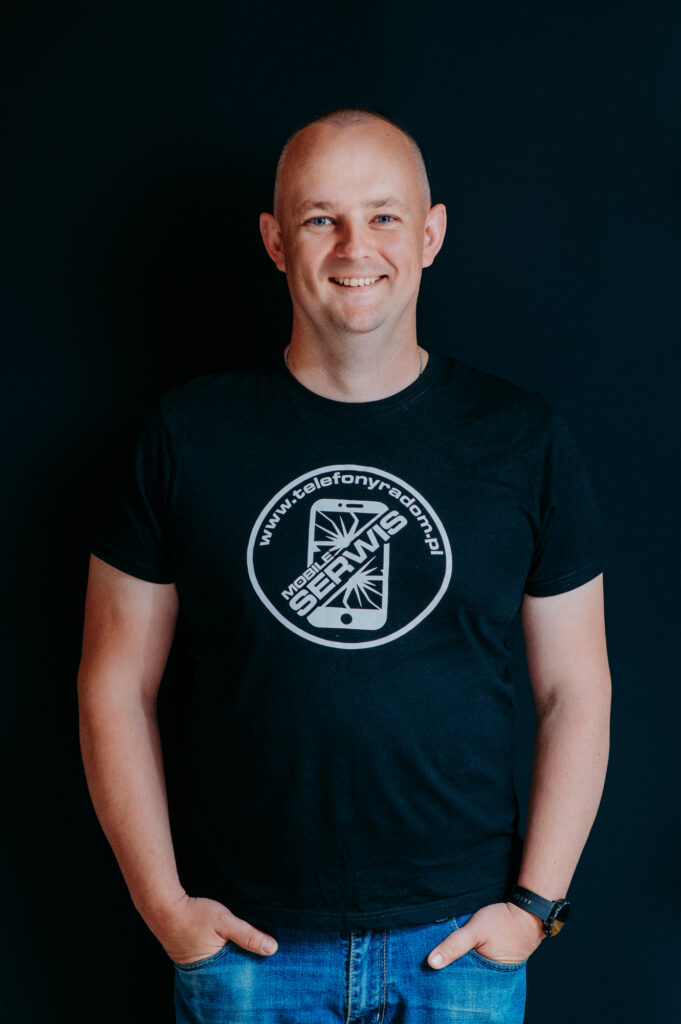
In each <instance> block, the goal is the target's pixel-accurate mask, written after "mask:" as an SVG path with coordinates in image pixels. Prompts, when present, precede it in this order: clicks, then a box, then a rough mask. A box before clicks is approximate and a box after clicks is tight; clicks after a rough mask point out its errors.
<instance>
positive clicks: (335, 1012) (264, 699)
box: [79, 110, 610, 1024]
mask: <svg viewBox="0 0 681 1024" xmlns="http://www.w3.org/2000/svg"><path fill="white" fill-rule="evenodd" d="M445 228H446V211H445V208H444V206H443V205H442V204H436V205H434V206H431V199H430V191H429V186H428V179H427V176H426V172H425V168H424V165H423V160H422V157H421V154H420V152H419V150H418V147H417V145H416V143H415V142H414V140H413V139H412V138H411V137H410V136H408V135H407V134H406V133H405V132H404V131H403V130H402V129H401V128H400V127H399V126H397V125H396V124H394V123H393V122H392V121H389V120H388V119H387V118H384V117H382V116H380V115H376V114H373V113H371V112H367V111H361V110H343V111H335V112H331V113H329V114H325V115H322V116H321V117H320V118H318V119H316V120H315V121H314V122H310V123H308V125H306V126H305V127H304V128H303V129H301V130H299V131H298V132H297V133H296V134H295V135H294V136H293V137H292V138H291V139H290V140H289V141H288V143H287V145H286V146H285V147H284V151H283V152H282V156H281V158H280V161H279V166H278V169H277V178H276V185H275V197H274V214H269V213H263V214H262V215H261V218H260V229H261V233H262V237H263V240H264V243H265V246H266V249H267V252H268V253H269V255H270V256H271V258H272V260H273V261H274V263H275V265H276V267H277V268H278V269H279V270H280V271H282V272H283V273H285V274H286V278H287V283H288V287H289V291H290V294H291V300H292V304H293V327H292V332H291V338H290V343H289V345H288V346H287V347H286V349H285V351H284V359H282V363H281V365H280V366H279V367H277V368H276V370H272V371H267V370H263V371H262V372H256V371H248V372H247V371H239V372H227V373H221V374H220V373H218V374H206V375H204V376H202V377H198V378H195V379H194V380H192V381H190V382H188V383H187V384H185V385H182V386H180V387H177V388H174V389H172V390H171V391H169V392H166V394H165V395H163V396H162V397H161V399H160V400H159V401H158V402H156V403H155V404H154V406H153V407H152V408H151V409H150V410H149V412H148V414H147V417H146V420H145V424H144V427H143V429H142V431H141V432H140V436H139V439H138V442H137V445H136V448H135V451H134V453H133V455H132V457H131V459H130V462H129V469H128V476H127V477H126V479H125V480H124V481H122V482H121V483H120V484H119V485H118V490H117V492H116V495H115V497H114V500H112V502H111V503H110V504H109V505H107V506H106V507H105V508H103V510H102V513H101V516H100V519H99V521H98V523H97V528H96V530H95V531H94V537H93V543H92V549H91V550H92V557H91V565H90V576H89V583H88V593H87V601H86V614H85V629H84V641H83V654H82V661H81V666H80V671H79V696H80V708H81V737H82V749H83V757H84V763H85V768H86V774H87V779H88V783H89V786H90V791H91V794H92V798H93V802H94V805H95V808H96V811H97V814H98V816H99V819H100V821H101V824H102V826H103V828H104V830H105V832H106V835H107V837H108V839H109V841H110V843H111V845H112V847H113V850H114V852H115V854H116V857H117V859H118V862H119V864H120V867H121V870H122V872H123V875H124V878H125V881H126V883H127V885H128V888H129V890H130V894H131V897H132V899H133V901H134V904H135V906H136V907H137V909H138V910H139V912H140V913H141V914H142V916H143V918H144V920H145V921H146V923H147V924H148V926H149V927H150V929H151V930H152V932H153V933H154V934H155V935H156V937H157V938H158V939H159V941H160V942H161V944H162V945H163V947H164V949H165V951H166V952H167V953H168V955H169V957H170V958H171V960H172V961H173V962H174V964H175V983H176V989H175V992H176V1012H177V1019H178V1021H189V1020H191V1021H218V1020H220V1021H230V1022H234V1021H241V1020H243V1021H246V1020H258V1021H259V1022H265V1024H267V1022H270V1021H272V1022H273V1021H284V1020H286V1021H298V1020H300V1021H307V1020H309V1021H314V1022H315V1024H326V1022H329V1021H331V1020H341V1019H342V1020H347V1021H350V1020H352V1021H364V1020H366V1021H369V1020H370V1019H371V1020H391V1019H398V1016H399V1019H400V1020H404V1021H414V1022H426V1024H427V1022H430V1021H433V1022H434V1021H438V1022H440V1021H442V1020H445V1019H455V1017H456V1013H457V1012H461V1013H464V1012H471V1011H475V1012H476V1020H480V1021H483V1020H484V1021H489V1022H492V1021H495V1022H496V1021H503V1022H504V1024H509V1022H513V1021H520V1020H522V1018H523V1012H524V1000H525V964H526V962H527V959H528V958H529V956H530V955H531V954H532V952H533V951H534V950H535V949H536V948H537V946H538V945H539V944H540V943H541V942H542V940H543V939H544V937H545V936H546V935H547V934H555V933H556V932H557V931H558V930H559V928H560V927H561V924H562V922H563V921H564V920H565V918H566V916H567V905H566V904H564V902H563V901H564V900H565V896H566V893H567V890H568V887H569V884H570V880H571V878H572V875H573V873H574V870H575V867H576V864H577V861H578V858H579V856H580V853H581V851H582V848H583V846H584V843H585V841H586V838H587V835H588V833H589V830H590V828H591V825H592V823H593V820H594V817H595V814H596V810H597V807H598V804H599V801H600V796H601V792H602V787H603V782H604V775H605V768H606V761H607V752H608V722H609V703H610V676H609V669H608V660H607V654H606V643H605V629H604V614H603V582H602V581H603V577H602V570H603V565H604V562H605V557H606V541H605V534H604V531H603V528H602V523H601V520H600V516H599V513H598V509H597V507H596V503H595V500H594V497H593V493H592V491H591V488H590V484H589V481H588V478H587V474H586V470H585V468H584V464H583V462H582V460H581V457H580V455H579V452H578V451H577V449H576V447H575V445H574V442H573V441H572V438H571V436H570V434H569V433H568V431H567V428H566V426H565V424H564V422H563V420H562V419H561V418H560V417H559V416H557V415H556V414H555V413H554V412H553V411H552V409H551V407H550V405H549V403H548V402H547V400H546V399H545V398H544V397H543V396H541V395H540V394H538V393H536V392H533V391H528V390H525V389H523V388H520V387H518V386H516V385H513V384H512V383H510V382H509V381H505V380H503V379H502V378H499V377H496V376H493V375H491V374H487V373H484V372H482V371H480V370H477V369H475V368H473V367H471V366H468V365H467V364H465V363H463V362H462V361H460V360H458V359H455V358H453V357H451V356H446V355H444V354H442V353H441V352H439V351H438V349H437V346H431V345H430V343H428V345H427V347H425V348H424V347H423V346H421V345H420V344H419V342H418V341H417V333H416V302H417V296H418V290H419V284H420V278H421V271H422V269H423V268H425V267H428V266H430V264H431V263H432V262H433V260H434V259H435V256H436V255H437V253H438V252H439V250H440V248H441V246H442V243H443V239H444V235H445ZM244 343H247V339H245V340H244ZM518 613H519V614H520V616H521V622H522V628H523V634H524V639H525V644H526V650H527V663H528V669H529V674H530V679H531V683H532V687H533V692H534V697H535V703H536V710H537V729H536V739H535V749H534V762H533V773H532V786H531V797H530V803H529V808H528V819H527V830H526V835H525V839H524V843H523V842H522V841H521V839H520V837H519V835H518V803H517V799H516V795H515V790H514V784H513V736H512V728H513V719H512V712H513V692H512V686H511V683H510V679H509V674H508V656H509V653H508V648H507V645H506V637H507V634H508V630H509V628H510V626H511V623H512V621H513V620H514V618H515V616H516V614H518ZM178 616H179V619H180V621H181V622H182V624H183V627H184V631H185V632H184V647H185V649H186V651H187V653H188V656H189V658H190V659H191V661H192V662H193V664H194V666H195V668H194V672H193V674H192V678H190V679H187V681H186V698H185V700H186V704H185V706H184V708H183V725H184V731H183V736H182V747H181V754H180V756H181V759H182V766H183V772H184V780H183V781H184V784H185V793H184V794H183V796H182V798H180V797H179V796H178V797H177V799H178V801H180V802H181V803H182V808H183V818H182V821H183V825H182V829H183V842H182V851H183V852H182V856H181V863H178V861H179V860H180V858H178V859H177V860H176V851H175V849H174V846H173V841H172V838H171V833H170V827H169V820H168V807H167V800H166V790H165V781H164V772H163V765H162V757H161V745H160V739H159V731H158V725H157V720H156V714H155V701H156V694H157V691H158V686H159V682H160V679H161V676H162V673H163V670H164V667H165V663H166V659H167V656H168V651H169V648H170V644H171V641H172V638H173V635H174V630H175V626H176V622H177V621H178ZM516 883H517V885H518V886H520V888H519V889H518V888H514V885H515V884H516ZM341 1014H342V1015H343V1016H341ZM393 1015H398V1016H395V1017H394V1018H393ZM456 1019H458V1018H456Z"/></svg>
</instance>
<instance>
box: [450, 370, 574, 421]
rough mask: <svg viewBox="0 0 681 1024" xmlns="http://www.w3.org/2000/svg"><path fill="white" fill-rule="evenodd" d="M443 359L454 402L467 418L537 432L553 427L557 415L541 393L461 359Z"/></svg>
mask: <svg viewBox="0 0 681 1024" xmlns="http://www.w3.org/2000/svg"><path fill="white" fill-rule="evenodd" d="M440 358H442V359H443V360H444V361H445V363H446V364H447V373H446V375H445V379H446V381H447V385H448V388H449V389H450V392H451V398H452V399H453V400H455V401H456V404H457V407H458V408H459V410H461V411H463V412H465V413H466V414H467V415H469V416H481V417H491V418H493V419H495V420H498V421H501V422H504V421H505V422H509V423H510V422H518V423H522V424H525V425H526V426H527V427H528V428H529V429H531V430H533V431H535V430H542V429H546V428H547V427H549V426H550V423H551V421H552V419H553V417H554V416H555V413H554V410H553V407H552V405H551V402H550V401H549V399H548V398H547V397H546V396H545V395H544V394H542V393H541V392H539V391H535V390H533V389H531V388H528V387H524V386H523V385H521V384H517V383H515V382H514V381H511V380H509V379H508V378H506V377H502V376H500V375H499V374H495V373H490V372H489V371H488V370H482V369H480V368H479V367H477V366H473V365H472V364H471V363H467V362H465V361H464V360H463V359H459V358H458V357H454V356H449V355H444V354H441V355H440Z"/></svg>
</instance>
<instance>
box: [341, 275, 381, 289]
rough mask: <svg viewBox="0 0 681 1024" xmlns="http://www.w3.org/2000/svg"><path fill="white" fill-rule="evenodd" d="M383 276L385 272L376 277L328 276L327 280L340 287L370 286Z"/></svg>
mask: <svg viewBox="0 0 681 1024" xmlns="http://www.w3.org/2000/svg"><path fill="white" fill-rule="evenodd" d="M385 277H387V274H379V275H378V277H330V278H329V281H331V282H332V283H333V284H337V285H338V286H339V287H341V288H372V287H373V286H374V285H376V284H378V282H379V281H382V280H383V279H384V278H385Z"/></svg>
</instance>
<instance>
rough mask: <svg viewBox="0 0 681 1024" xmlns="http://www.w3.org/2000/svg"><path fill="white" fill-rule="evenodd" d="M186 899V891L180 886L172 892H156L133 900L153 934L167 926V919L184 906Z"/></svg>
mask: <svg viewBox="0 0 681 1024" xmlns="http://www.w3.org/2000/svg"><path fill="white" fill-rule="evenodd" d="M188 899H189V897H188V895H187V893H186V892H185V890H184V889H183V888H182V887H181V886H180V887H179V888H178V889H173V890H172V892H171V891H168V892H164V893H157V894H155V895H154V896H148V897H146V898H145V899H142V900H140V901H138V902H135V907H136V908H137V911H138V913H139V914H140V916H141V917H142V918H143V919H144V922H145V924H146V925H147V926H148V928H149V929H150V930H151V931H152V932H154V934H155V933H156V932H157V931H158V930H160V929H162V928H165V927H167V923H168V920H169V919H170V918H172V917H173V915H174V914H176V913H177V912H178V911H179V910H181V909H182V908H183V907H184V906H185V904H186V901H187V900H188Z"/></svg>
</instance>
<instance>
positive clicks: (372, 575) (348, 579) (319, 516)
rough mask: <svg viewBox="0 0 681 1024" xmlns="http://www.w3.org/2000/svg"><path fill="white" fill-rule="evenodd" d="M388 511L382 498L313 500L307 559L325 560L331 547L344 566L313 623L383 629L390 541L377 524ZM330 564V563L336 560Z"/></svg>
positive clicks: (315, 612)
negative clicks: (373, 499)
mask: <svg viewBox="0 0 681 1024" xmlns="http://www.w3.org/2000/svg"><path fill="white" fill-rule="evenodd" d="M387 511H388V506H387V505H384V504H383V502H382V501H353V500H350V499H348V500H344V499H341V498H320V499H319V500H318V501H316V502H315V503H314V505H313V506H312V508H311V509H310V523H309V533H308V545H307V564H308V565H310V564H311V563H312V562H314V561H317V562H321V561H322V556H324V555H325V554H326V552H329V554H332V555H333V556H334V558H338V559H339V560H340V561H339V562H338V563H336V564H340V566H341V567H342V570H343V571H342V575H340V574H339V575H340V578H339V582H338V584H337V586H336V587H335V588H334V589H333V591H332V592H331V593H330V594H329V596H328V597H325V598H324V599H323V600H322V601H321V603H320V604H319V605H318V606H317V607H316V608H315V609H314V610H313V611H312V612H311V613H310V614H309V615H308V622H309V623H310V624H311V625H313V626H318V627H320V628H322V629H380V628H381V627H382V626H384V625H385V622H386V620H387V617H388V571H389V561H390V558H389V556H390V542H389V541H386V540H385V539H384V536H380V535H379V533H377V532H376V531H374V530H373V529H372V527H373V526H374V525H375V524H376V523H378V521H379V519H380V518H381V516H383V514H384V513H385V512H387ZM326 557H327V558H328V557H329V556H328V555H326ZM322 564H323V563H322ZM327 564H329V565H331V564H332V563H331V560H330V561H329V562H328V563H327Z"/></svg>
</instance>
